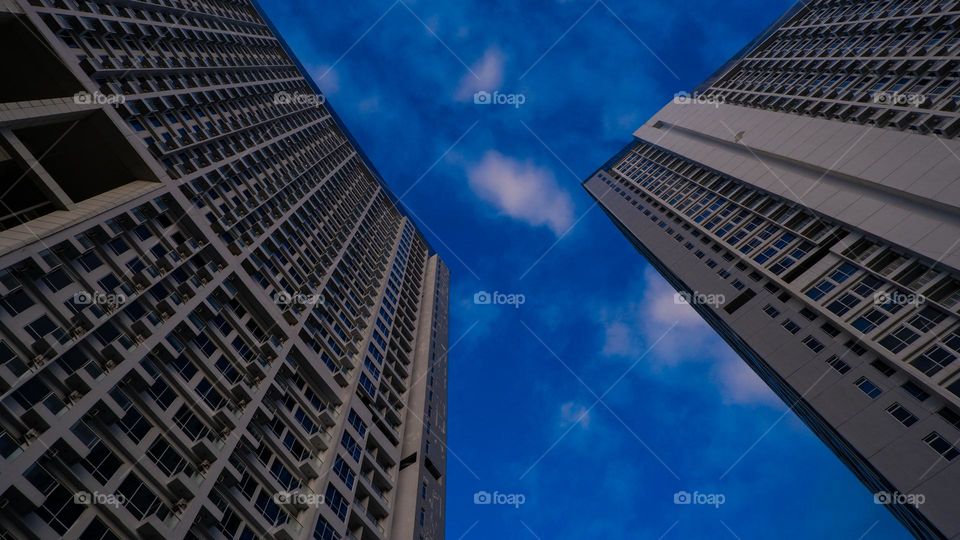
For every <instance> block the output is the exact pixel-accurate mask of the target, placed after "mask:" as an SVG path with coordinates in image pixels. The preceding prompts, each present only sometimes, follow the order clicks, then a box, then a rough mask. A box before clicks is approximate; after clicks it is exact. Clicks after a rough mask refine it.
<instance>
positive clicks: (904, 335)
mask: <svg viewBox="0 0 960 540" xmlns="http://www.w3.org/2000/svg"><path fill="white" fill-rule="evenodd" d="M919 337H920V334H917V333H916V332H914V331H913V330H910V329H909V328H907V327H906V326H900V327H899V328H897V329H896V330H894V331H893V332H891V333H890V334H888V335H887V337H885V338H883V339H881V340H880V346H881V347H883V348H885V349H887V350H888V351H890V352H892V353H894V354H896V353H899V352H900V351H902V350H904V349H906V348H907V346H908V345H910V344H911V343H913V342H914V341H916V340H917V338H919Z"/></svg>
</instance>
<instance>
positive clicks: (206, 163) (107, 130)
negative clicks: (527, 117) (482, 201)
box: [0, 0, 450, 540]
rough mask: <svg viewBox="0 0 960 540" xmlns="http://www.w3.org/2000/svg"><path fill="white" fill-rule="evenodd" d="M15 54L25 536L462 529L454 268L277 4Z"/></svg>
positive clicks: (130, 5)
mask: <svg viewBox="0 0 960 540" xmlns="http://www.w3.org/2000/svg"><path fill="white" fill-rule="evenodd" d="M0 49H2V51H3V53H2V54H0V70H2V73H3V78H4V80H5V81H6V83H4V84H2V85H0V538H4V539H7V538H11V539H12V538H16V539H47V538H70V539H73V538H79V539H127V538H168V539H172V538H191V539H213V538H237V539H241V538H244V539H252V538H287V539H317V540H339V539H354V540H380V539H387V538H397V539H413V540H420V539H442V538H443V537H444V509H445V507H444V494H445V483H446V478H445V464H446V454H445V437H446V414H447V411H446V376H447V372H446V370H447V367H446V361H447V359H446V353H447V305H448V296H449V280H450V275H449V271H448V269H447V267H446V266H445V265H444V263H443V262H442V261H441V260H440V258H439V257H438V256H437V255H436V254H435V253H434V251H433V250H432V248H431V247H430V246H429V244H428V243H427V241H426V240H425V239H424V237H423V236H422V235H421V234H420V232H418V230H417V227H416V226H415V224H414V223H413V221H412V220H411V219H410V218H409V217H408V215H407V213H406V212H405V211H404V210H403V208H402V206H401V204H400V202H399V201H397V200H396V198H395V197H394V196H393V195H392V194H391V193H390V192H389V190H388V188H387V187H386V184H385V183H384V181H383V180H382V178H380V176H379V174H378V172H377V171H376V169H375V168H374V167H373V165H372V164H371V163H370V161H369V160H368V159H367V158H366V156H365V155H364V153H363V151H362V149H361V148H360V147H359V146H358V144H357V143H356V141H355V140H354V139H353V138H352V137H351V135H350V133H349V131H348V130H347V129H346V127H345V126H344V125H343V123H342V122H341V120H340V119H339V118H338V117H337V115H336V113H335V112H334V111H333V109H332V108H331V107H330V106H329V104H327V103H326V101H325V99H324V97H323V95H322V93H321V92H320V91H319V89H318V88H317V87H316V85H315V84H314V83H313V81H312V80H311V79H310V78H309V77H308V76H307V75H306V72H305V70H304V69H303V67H302V66H301V65H300V64H299V63H298V61H297V60H296V58H295V57H294V56H293V54H292V53H291V51H290V49H289V48H288V47H287V45H286V44H285V43H284V42H283V39H282V38H281V36H279V34H278V33H277V31H276V29H275V28H274V27H273V26H271V24H270V22H269V21H268V20H267V18H266V16H265V15H264V13H263V11H262V10H261V9H260V8H259V7H258V6H257V5H256V4H255V3H253V2H250V1H247V0H231V1H215V0H199V1H194V0H189V1H186V0H157V1H151V2H139V1H133V2H130V1H125V0H124V1H120V0H106V1H101V0H95V1H86V0H3V1H0Z"/></svg>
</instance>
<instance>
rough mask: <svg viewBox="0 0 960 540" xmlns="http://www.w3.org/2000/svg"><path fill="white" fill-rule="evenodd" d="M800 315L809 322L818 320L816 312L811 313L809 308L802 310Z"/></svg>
mask: <svg viewBox="0 0 960 540" xmlns="http://www.w3.org/2000/svg"><path fill="white" fill-rule="evenodd" d="M800 315H802V316H803V318H804V319H806V320H808V321H815V320H816V319H817V314H816V313H814V312H812V311H810V310H809V309H807V308H803V309H801V310H800Z"/></svg>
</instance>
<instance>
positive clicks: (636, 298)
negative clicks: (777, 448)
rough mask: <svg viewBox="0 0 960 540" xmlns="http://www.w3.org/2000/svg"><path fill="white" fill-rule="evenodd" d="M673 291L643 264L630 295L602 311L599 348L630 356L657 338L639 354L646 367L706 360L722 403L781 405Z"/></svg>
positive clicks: (608, 353) (656, 368)
mask: <svg viewBox="0 0 960 540" xmlns="http://www.w3.org/2000/svg"><path fill="white" fill-rule="evenodd" d="M675 292H676V291H675V290H674V289H673V287H671V286H670V284H668V283H667V281H666V280H664V279H663V277H662V276H660V274H659V273H657V272H656V270H654V269H653V268H652V267H647V269H646V271H645V272H644V274H643V275H642V277H641V279H640V280H639V282H638V283H635V284H633V285H632V286H630V287H628V288H627V294H626V296H627V298H631V299H633V300H631V301H630V302H628V303H627V304H626V305H625V306H620V307H618V308H616V309H615V310H613V311H610V312H607V313H604V314H603V315H602V319H603V320H604V321H605V323H604V334H605V335H604V338H605V339H604V344H603V354H604V355H606V356H609V357H620V358H624V359H627V360H630V361H631V362H632V361H634V360H636V359H637V358H639V357H640V355H643V354H644V353H645V352H647V349H648V348H649V347H650V346H651V345H653V344H654V343H657V344H656V346H655V347H654V348H653V349H652V350H650V351H649V352H647V356H646V357H645V359H644V365H646V366H647V368H648V369H650V370H653V371H660V372H662V371H663V370H666V369H669V368H671V367H675V366H677V365H679V364H682V363H693V362H697V363H705V364H709V365H711V366H712V369H711V370H710V373H709V376H710V377H711V379H712V380H713V381H714V382H715V383H716V384H717V385H718V386H719V387H720V393H721V394H722V399H723V402H724V403H728V404H738V405H749V404H759V405H771V406H777V405H779V406H782V403H781V401H780V400H779V398H777V396H776V395H775V394H774V393H773V392H772V391H771V390H770V389H769V388H767V386H766V384H765V383H764V382H763V381H762V380H761V379H760V378H759V377H758V376H757V375H756V374H755V373H754V372H753V371H752V370H751V369H750V368H749V367H748V366H747V365H746V364H745V363H744V361H743V360H742V359H741V358H740V357H739V356H738V355H737V354H736V353H734V352H733V350H732V349H730V347H729V346H728V345H727V344H726V343H725V342H724V341H723V340H722V339H721V338H720V337H719V336H717V334H716V332H714V330H713V329H712V328H711V327H710V326H709V325H708V324H707V323H706V322H705V321H704V320H703V319H702V318H701V317H700V315H699V314H698V313H697V312H696V311H695V310H694V309H693V308H692V307H690V306H689V305H688V304H684V303H677V302H675V301H674V294H675ZM668 330H669V331H668ZM658 340H659V341H658Z"/></svg>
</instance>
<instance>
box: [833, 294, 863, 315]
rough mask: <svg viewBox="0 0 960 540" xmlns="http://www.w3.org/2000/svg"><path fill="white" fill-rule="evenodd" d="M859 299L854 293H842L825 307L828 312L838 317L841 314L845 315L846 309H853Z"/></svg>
mask: <svg viewBox="0 0 960 540" xmlns="http://www.w3.org/2000/svg"><path fill="white" fill-rule="evenodd" d="M860 300H861V299H860V298H857V297H856V296H855V295H853V294H851V293H843V295H842V296H840V298H838V299H836V300H834V301H833V302H830V305H828V306H827V309H828V310H830V312H831V313H833V314H834V315H836V316H838V317H842V316H843V315H846V313H847V312H848V311H850V310H851V309H853V308H854V307H855V306H856V305H857V304H859V303H860Z"/></svg>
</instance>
